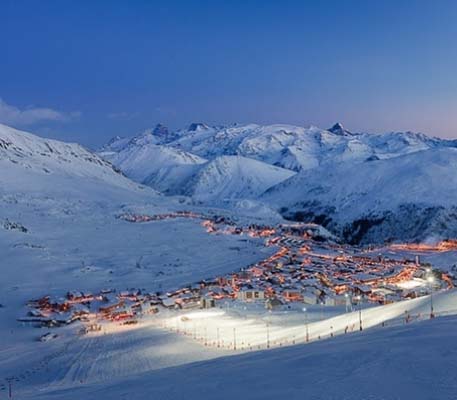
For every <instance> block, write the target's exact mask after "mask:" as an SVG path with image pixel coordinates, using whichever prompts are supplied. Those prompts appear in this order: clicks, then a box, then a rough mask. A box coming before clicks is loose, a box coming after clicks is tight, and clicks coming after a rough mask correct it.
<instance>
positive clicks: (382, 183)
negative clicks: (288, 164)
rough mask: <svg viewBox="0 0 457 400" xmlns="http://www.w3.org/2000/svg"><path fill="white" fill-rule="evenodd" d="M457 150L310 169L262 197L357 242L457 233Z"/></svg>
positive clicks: (292, 214)
mask: <svg viewBox="0 0 457 400" xmlns="http://www.w3.org/2000/svg"><path fill="white" fill-rule="evenodd" d="M456 170H457V149H454V148H437V149H430V150H426V151H420V152H415V153H412V154H407V155H404V156H399V157H395V158H392V159H386V160H378V161H376V160H374V161H366V162H364V163H362V164H354V163H349V162H347V163H341V164H339V165H338V166H335V167H334V168H328V167H321V168H318V169H315V170H313V171H305V172H302V173H300V174H297V175H296V176H294V177H292V178H291V179H289V180H287V181H285V182H283V183H280V184H279V185H277V186H276V187H274V188H271V189H269V190H268V191H267V192H266V193H265V194H264V195H263V196H262V200H264V201H266V202H267V203H271V204H275V205H276V206H277V208H281V209H282V213H283V214H284V215H286V216H287V217H289V218H293V219H304V220H314V221H318V222H320V223H323V224H324V225H325V226H327V227H328V228H330V229H331V230H333V231H334V232H336V233H337V234H339V235H341V236H343V237H346V239H348V240H351V241H355V242H358V241H360V240H363V241H364V242H377V241H382V240H386V239H389V238H395V239H417V240H425V239H428V238H431V237H436V238H437V239H438V238H446V237H455V236H457V214H456V211H457V200H456V199H457V174H456V173H455V171H456Z"/></svg>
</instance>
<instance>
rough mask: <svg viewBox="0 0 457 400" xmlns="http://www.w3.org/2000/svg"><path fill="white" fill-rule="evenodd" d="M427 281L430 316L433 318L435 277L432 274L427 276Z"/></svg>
mask: <svg viewBox="0 0 457 400" xmlns="http://www.w3.org/2000/svg"><path fill="white" fill-rule="evenodd" d="M427 282H428V284H429V288H430V318H435V314H434V313H433V282H435V278H434V277H433V275H430V276H428V277H427Z"/></svg>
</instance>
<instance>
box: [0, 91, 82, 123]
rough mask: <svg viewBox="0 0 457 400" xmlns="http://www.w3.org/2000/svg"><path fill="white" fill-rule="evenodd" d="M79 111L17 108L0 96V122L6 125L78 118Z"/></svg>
mask: <svg viewBox="0 0 457 400" xmlns="http://www.w3.org/2000/svg"><path fill="white" fill-rule="evenodd" d="M80 116H81V113H80V112H79V111H73V112H62V111H57V110H54V109H52V108H46V107H26V108H24V109H22V110H21V109H19V108H18V107H15V106H12V105H10V104H8V103H6V102H5V101H4V100H2V99H1V98H0V122H1V123H4V124H7V125H22V126H25V125H33V124H36V123H38V122H46V121H48V122H49V121H50V122H53V121H54V122H67V121H71V120H73V119H76V118H79V117H80Z"/></svg>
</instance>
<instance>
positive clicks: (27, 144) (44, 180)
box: [0, 124, 152, 197]
mask: <svg viewBox="0 0 457 400" xmlns="http://www.w3.org/2000/svg"><path fill="white" fill-rule="evenodd" d="M0 165H1V174H0V183H1V185H0V187H1V188H3V189H4V190H5V191H7V193H9V194H12V193H16V192H21V193H25V192H27V193H32V192H33V193H36V194H41V195H43V196H46V195H48V196H49V195H50V194H51V193H61V194H65V195H66V197H71V196H72V195H73V196H76V197H90V194H88V193H87V191H89V189H90V191H97V192H98V193H99V194H100V195H102V192H104V193H105V196H106V195H107V193H108V191H110V190H113V191H118V192H119V191H122V192H123V193H124V194H126V195H128V194H129V193H131V194H133V193H135V192H136V193H138V192H144V188H140V186H139V185H138V184H136V183H134V182H132V181H131V180H129V179H127V178H126V177H125V176H124V175H123V174H122V173H121V172H120V171H119V170H117V169H116V168H114V167H113V166H112V165H111V164H110V163H109V162H108V161H106V160H104V159H103V158H101V157H100V156H98V155H97V154H94V153H92V152H90V151H88V150H86V149H85V148H83V147H82V146H80V145H79V144H72V143H64V142H60V141H57V140H50V139H43V138H40V137H38V136H35V135H32V134H30V133H27V132H23V131H19V130H16V129H13V128H10V127H8V126H5V125H1V124H0ZM151 192H152V191H151Z"/></svg>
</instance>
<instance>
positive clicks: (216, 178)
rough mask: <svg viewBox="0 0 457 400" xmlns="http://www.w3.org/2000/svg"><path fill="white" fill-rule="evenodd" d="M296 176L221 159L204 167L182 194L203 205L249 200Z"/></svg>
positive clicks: (245, 160)
mask: <svg viewBox="0 0 457 400" xmlns="http://www.w3.org/2000/svg"><path fill="white" fill-rule="evenodd" d="M292 175H294V172H292V171H289V170H286V169H283V168H278V167H274V166H272V165H269V164H266V163H263V162H260V161H256V160H252V159H249V158H245V157H240V156H221V157H218V158H216V159H214V160H213V161H210V162H208V163H207V164H203V165H202V167H201V168H200V169H199V170H198V172H196V173H195V174H194V175H193V176H192V178H191V179H190V180H189V182H188V183H187V184H186V185H185V187H184V192H183V194H187V195H189V196H193V197H195V198H196V199H199V200H203V201H216V200H225V199H250V198H255V197H257V196H259V195H260V194H261V193H263V192H264V191H265V190H267V189H268V188H270V187H272V186H274V185H276V184H277V183H279V182H282V181H284V180H285V179H287V178H289V177H291V176H292Z"/></svg>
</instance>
